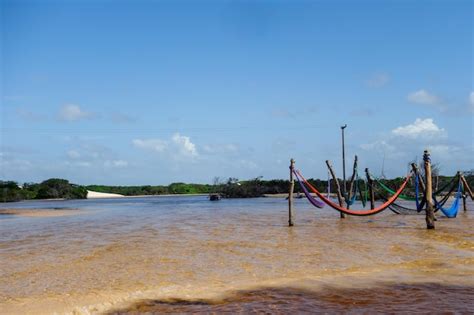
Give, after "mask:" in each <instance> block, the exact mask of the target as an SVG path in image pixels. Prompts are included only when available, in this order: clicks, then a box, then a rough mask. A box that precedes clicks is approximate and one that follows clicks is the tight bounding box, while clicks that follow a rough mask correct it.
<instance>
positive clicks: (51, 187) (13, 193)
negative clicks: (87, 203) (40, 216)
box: [0, 178, 87, 202]
mask: <svg viewBox="0 0 474 315" xmlns="http://www.w3.org/2000/svg"><path fill="white" fill-rule="evenodd" d="M86 197H87V190H86V189H85V188H84V187H82V186H78V185H73V184H70V183H69V182H68V181H67V180H65V179H58V178H51V179H48V180H45V181H44V182H42V183H40V184H33V183H25V184H23V186H22V187H19V186H18V184H17V183H16V182H13V181H0V201H2V202H10V201H20V200H28V199H52V198H64V199H85V198H86Z"/></svg>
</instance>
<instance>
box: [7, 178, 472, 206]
mask: <svg viewBox="0 0 474 315" xmlns="http://www.w3.org/2000/svg"><path fill="white" fill-rule="evenodd" d="M452 178H453V177H450V176H438V177H437V180H436V181H434V182H435V187H434V190H435V191H436V190H437V187H443V186H445V185H446V184H447V183H449V182H450V181H451V180H452ZM403 180H404V178H402V177H399V178H394V179H381V180H380V181H381V182H383V183H384V184H385V185H386V186H388V187H390V188H391V189H393V190H396V189H397V188H398V187H399V186H400V185H401V183H402V182H403ZM466 180H467V182H468V183H469V185H470V186H471V187H474V175H469V176H466ZM308 182H309V183H310V184H311V185H313V186H314V187H315V188H316V189H318V190H319V191H320V192H327V190H328V181H327V180H320V179H313V178H311V179H308ZM341 182H342V181H341ZM289 184H290V182H289V180H283V179H272V180H263V179H262V177H256V178H253V179H250V180H239V179H237V178H233V177H231V178H228V179H226V180H220V179H219V178H215V179H214V182H213V184H192V183H190V184H188V183H172V184H170V185H167V186H164V185H161V186H151V185H144V186H107V185H89V186H80V185H75V184H71V183H69V181H68V180H65V179H59V178H51V179H48V180H45V181H43V182H41V183H39V184H36V183H25V184H23V185H21V186H19V185H18V184H17V183H16V182H13V181H0V201H2V202H9V201H19V200H31V199H53V198H64V199H85V198H87V190H92V191H97V192H103V193H116V194H121V195H124V196H137V195H166V194H170V195H173V194H210V193H218V194H220V195H222V196H223V197H225V198H252V197H262V196H264V195H265V194H282V193H287V192H288V187H289ZM358 184H359V187H362V189H365V188H364V187H365V183H364V181H363V180H361V179H359V182H358ZM330 185H331V189H330V190H331V192H335V191H336V183H335V182H334V181H333V180H331V181H330ZM347 186H348V187H349V185H347ZM374 186H375V188H376V190H375V192H376V198H377V199H378V198H380V197H386V196H387V192H386V191H384V190H382V189H380V187H379V186H378V185H377V184H374ZM448 189H449V187H448V188H447V189H446V190H448ZM295 192H296V193H302V190H301V188H300V187H299V185H298V184H296V185H295ZM405 195H411V196H414V181H413V180H411V181H410V182H409V183H408V185H407V189H406V193H405Z"/></svg>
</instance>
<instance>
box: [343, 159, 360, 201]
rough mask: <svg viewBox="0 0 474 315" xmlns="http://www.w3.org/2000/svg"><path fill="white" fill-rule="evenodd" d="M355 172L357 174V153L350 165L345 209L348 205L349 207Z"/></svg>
mask: <svg viewBox="0 0 474 315" xmlns="http://www.w3.org/2000/svg"><path fill="white" fill-rule="evenodd" d="M356 174H357V155H356V156H355V158H354V166H353V167H352V176H351V182H350V185H349V194H347V198H348V199H347V200H346V204H347V209H349V207H350V202H351V199H352V191H353V190H354V180H355V176H356ZM344 197H346V196H344Z"/></svg>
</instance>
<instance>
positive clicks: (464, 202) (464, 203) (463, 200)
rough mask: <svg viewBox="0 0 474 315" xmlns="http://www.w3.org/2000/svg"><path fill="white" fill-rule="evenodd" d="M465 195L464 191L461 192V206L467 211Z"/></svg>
mask: <svg viewBox="0 0 474 315" xmlns="http://www.w3.org/2000/svg"><path fill="white" fill-rule="evenodd" d="M466 197H467V195H466V193H463V194H462V206H463V209H464V212H466V211H467V206H466V199H467V198H466Z"/></svg>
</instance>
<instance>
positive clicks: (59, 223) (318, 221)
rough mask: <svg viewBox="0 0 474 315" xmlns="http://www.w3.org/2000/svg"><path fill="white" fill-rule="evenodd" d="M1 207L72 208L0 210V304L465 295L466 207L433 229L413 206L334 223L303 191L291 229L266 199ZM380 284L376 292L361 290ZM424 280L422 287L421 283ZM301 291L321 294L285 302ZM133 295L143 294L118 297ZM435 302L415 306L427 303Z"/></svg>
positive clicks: (469, 234)
mask: <svg viewBox="0 0 474 315" xmlns="http://www.w3.org/2000/svg"><path fill="white" fill-rule="evenodd" d="M12 206H13V207H18V208H32V209H38V208H44V209H48V208H66V209H81V210H82V212H83V213H82V214H81V215H76V216H62V217H16V216H0V260H1V263H2V268H1V269H0V309H2V310H4V312H6V313H35V314H37V313H52V312H55V311H57V312H69V311H73V310H74V311H76V312H79V313H80V312H83V313H88V312H92V313H100V312H103V311H110V310H113V309H116V310H141V309H140V307H145V308H146V307H151V309H153V308H155V307H157V308H156V309H157V310H160V309H159V307H165V308H168V309H163V311H171V312H174V311H176V312H181V311H183V312H186V311H188V310H189V311H206V307H207V308H210V311H219V310H220V309H219V308H217V309H214V308H215V307H217V306H215V305H214V304H215V303H214V302H213V301H218V300H219V299H221V300H220V301H224V302H225V303H224V302H223V303H221V304H219V303H218V305H220V306H219V307H223V308H224V309H222V310H225V308H226V307H230V308H229V311H233V310H234V309H233V307H235V308H236V309H237V310H238V308H241V309H242V310H243V311H247V310H248V311H252V310H253V307H255V310H257V311H258V310H259V307H263V306H262V305H268V307H270V306H269V305H274V304H275V303H277V301H281V302H282V303H283V304H285V303H286V304H285V306H284V308H282V311H283V312H286V310H288V311H289V310H292V309H294V310H298V305H299V304H300V303H303V304H304V303H310V304H308V305H313V304H311V303H316V304H314V305H313V306H314V307H315V308H316V309H318V307H319V308H320V309H321V310H322V311H324V310H326V309H328V310H329V309H330V307H332V306H331V305H329V304H331V303H332V302H331V303H329V304H328V305H326V304H324V303H326V302H327V299H325V298H324V297H325V296H326V297H327V295H326V294H328V293H327V291H328V288H332V289H330V290H329V291H331V292H342V293H337V294H340V295H337V294H336V293H334V294H336V295H335V296H340V299H341V303H342V304H345V303H349V302H348V301H350V299H349V295H350V294H349V293H350V292H352V291H351V290H355V291H354V292H356V291H357V290H362V291H360V292H364V291H367V292H374V293H375V292H383V290H388V291H390V290H392V289H393V288H399V289H397V290H398V291H400V293H397V294H395V295H394V296H395V297H397V299H399V301H400V303H402V302H403V301H404V300H405V299H407V298H408V297H406V296H405V295H403V292H405V291H406V290H415V291H416V290H418V291H416V292H421V293H420V294H421V295H420V296H424V295H423V294H429V292H428V291H431V290H434V291H437V290H438V291H440V292H441V291H442V292H445V291H446V292H448V291H449V292H454V293H452V294H451V293H449V294H448V293H447V294H443V297H444V296H446V298H443V301H442V302H443V303H447V304H446V305H451V304H453V305H454V304H456V303H460V302H459V300H460V301H461V303H464V304H463V305H464V306H463V307H465V306H466V305H468V304H466V303H468V302H467V301H466V302H462V301H464V300H463V295H462V293H459V294H458V293H456V292H461V291H463V290H457V289H456V288H457V287H458V286H459V287H464V291H463V292H467V293H469V292H470V293H471V294H472V288H473V287H474V280H473V279H474V277H473V276H474V231H473V229H472V227H473V226H474V224H473V223H474V218H473V213H474V212H473V211H468V212H461V213H460V214H459V215H458V218H456V219H445V218H443V217H440V218H439V220H438V221H437V222H436V230H434V231H427V230H426V229H425V221H424V216H422V215H406V216H400V215H395V214H393V213H391V212H384V213H381V214H379V215H376V216H373V217H358V218H356V217H350V218H346V219H342V220H341V219H339V215H338V214H337V213H336V212H334V211H332V210H330V209H314V208H311V206H309V205H308V204H307V202H306V201H305V200H296V209H297V210H296V226H295V227H293V228H288V227H286V223H287V204H286V202H285V200H283V199H273V198H260V199H246V200H222V201H219V202H209V201H207V199H206V198H205V197H151V198H122V199H111V200H81V201H47V202H22V203H17V204H8V205H1V206H0V207H4V208H5V207H8V208H11V207H12ZM468 208H470V209H474V204H472V203H468ZM380 283H383V286H382V287H383V288H386V289H383V290H381V291H380V290H379V289H377V290H375V289H373V288H374V287H376V286H379V285H380ZM397 283H403V284H404V285H405V286H403V287H396V284H397ZM428 283H429V285H430V286H433V287H430V288H429V289H428V287H427V285H428ZM440 284H443V286H441V285H440ZM262 287H264V288H272V289H262V290H260V289H258V288H262ZM448 287H449V288H454V289H452V291H450V290H451V289H446V288H448ZM288 288H291V290H290V289H288ZM390 288H392V289H390ZM401 288H404V289H401ZM408 288H411V289H408ZM242 290H247V291H242ZM397 290H395V291H397ZM388 291H386V292H388ZM425 291H426V292H425ZM231 292H240V293H234V294H233V295H229V294H231ZM242 292H243V293H242ZM298 292H300V293H298ZM344 292H346V293H347V292H349V293H347V294H346V293H344ZM357 292H359V291H357ZM360 292H359V293H354V295H357V294H360ZM423 292H424V293H423ZM242 294H243V295H242ZM299 294H300V295H299ZM314 294H316V295H314ZM381 294H382V293H381ZM440 294H441V293H440ZM285 296H287V297H288V298H285ZM381 296H382V295H381ZM415 296H416V294H415ZM426 296H429V295H426ZM313 297H314V298H316V297H317V298H318V299H319V300H321V301H319V302H318V301H313V302H311V301H306V302H298V303H293V302H292V301H295V299H298V298H301V299H302V300H306V299H308V298H309V300H313ZM395 297H394V298H395ZM253 298H255V299H256V300H255V301H254V300H252V299H253ZM438 298H439V297H438ZM167 299H181V300H182V301H194V300H200V301H201V302H202V303H201V304H199V303H198V304H199V305H194V304H193V303H191V304H190V305H187V302H186V303H184V304H186V305H184V306H186V307H191V308H192V309H188V308H183V309H182V310H181V309H180V308H179V307H184V306H183V305H182V304H183V303H181V304H179V303H178V305H175V304H173V303H172V304H169V303H168V304H167V303H162V302H160V301H163V300H167ZM338 299H339V298H335V300H338ZM374 299H375V300H376V301H378V299H377V298H374ZM383 299H385V300H387V299H388V298H387V297H384V298H383ZM420 299H422V298H420ZM430 299H431V297H430ZM139 300H145V302H143V303H142V304H136V305H135V306H133V305H132V306H130V305H131V304H130V303H133V302H136V301H139ZM167 301H169V300H167ZM324 301H326V302H324ZM388 301H390V299H388ZM317 303H320V304H317ZM337 303H339V302H337ZM374 303H375V302H374ZM394 303H395V302H394ZM420 303H421V302H420ZM423 303H424V302H423ZM423 303H422V304H423ZM440 303H441V302H440ZM188 304H189V303H188ZM255 304H258V305H255ZM349 304H350V303H349ZM349 304H347V305H349ZM382 304H383V303H382ZM382 304H380V305H379V306H377V307H380V308H382V307H383V306H382ZM389 304H390V303H389ZM374 305H375V304H374ZM377 305H378V304H377ZM420 305H421V304H420ZM423 305H425V304H423ZM443 305H445V304H442V305H441V304H433V303H431V304H430V303H427V305H425V306H424V307H427V308H428V309H429V308H430V307H431V310H439V308H438V307H441V306H443ZM292 306H293V308H292ZM313 306H312V307H313ZM130 307H131V308H130ZM175 307H178V308H176V309H175ZM194 307H197V308H194ZM326 307H328V308H326ZM347 307H348V306H347ZM386 307H387V308H386V309H385V310H386V311H391V310H392V309H391V308H390V307H391V306H390V305H387V306H386ZM340 310H345V308H340ZM362 310H364V309H362ZM458 310H462V308H461V309H458ZM380 311H383V309H380Z"/></svg>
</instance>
